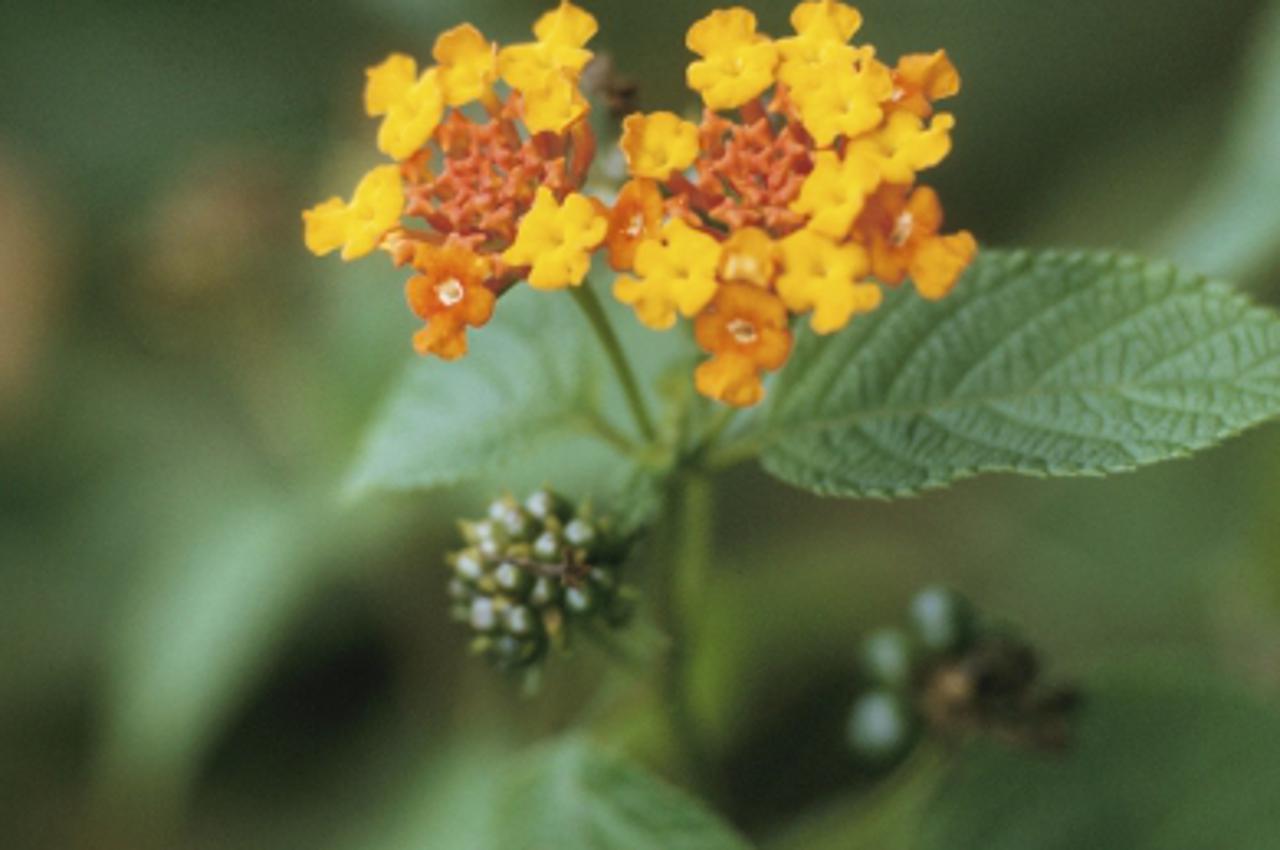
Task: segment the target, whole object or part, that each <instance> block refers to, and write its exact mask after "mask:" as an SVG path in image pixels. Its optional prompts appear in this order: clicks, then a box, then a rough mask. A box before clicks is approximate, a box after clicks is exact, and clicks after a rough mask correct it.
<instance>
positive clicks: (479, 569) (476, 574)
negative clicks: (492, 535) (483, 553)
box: [453, 549, 484, 581]
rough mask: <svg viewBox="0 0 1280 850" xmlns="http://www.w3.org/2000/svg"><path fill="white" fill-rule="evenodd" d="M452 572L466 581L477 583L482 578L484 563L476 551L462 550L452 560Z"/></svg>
mask: <svg viewBox="0 0 1280 850" xmlns="http://www.w3.org/2000/svg"><path fill="white" fill-rule="evenodd" d="M453 569H454V571H455V572H456V573H457V574H458V575H459V576H461V577H462V578H464V579H466V580H467V581H479V580H480V579H481V577H482V576H484V563H483V561H482V560H481V557H480V552H479V551H478V550H476V549H463V550H462V551H461V552H459V553H458V555H457V557H456V558H454V560H453Z"/></svg>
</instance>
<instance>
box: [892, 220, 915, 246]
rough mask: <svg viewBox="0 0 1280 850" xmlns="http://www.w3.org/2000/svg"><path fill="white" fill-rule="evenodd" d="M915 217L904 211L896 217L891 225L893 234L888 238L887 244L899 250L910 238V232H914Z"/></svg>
mask: <svg viewBox="0 0 1280 850" xmlns="http://www.w3.org/2000/svg"><path fill="white" fill-rule="evenodd" d="M915 227H916V217H915V216H913V215H912V214H911V213H910V211H905V212H903V213H902V215H900V216H898V218H897V220H895V221H894V223H893V233H892V234H890V236H889V244H891V245H892V246H893V247H895V248H901V247H902V246H903V245H906V244H907V240H908V239H910V238H911V231H913V230H915Z"/></svg>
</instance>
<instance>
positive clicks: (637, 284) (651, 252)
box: [613, 218, 720, 330]
mask: <svg viewBox="0 0 1280 850" xmlns="http://www.w3.org/2000/svg"><path fill="white" fill-rule="evenodd" d="M719 264H720V245H719V243H718V242H716V240H715V239H714V238H713V237H711V236H708V235H707V234H705V233H703V232H701V231H699V230H694V229H693V228H692V227H690V226H689V225H688V224H686V223H685V222H683V221H681V220H680V219H678V218H677V219H671V220H670V221H668V222H667V223H666V224H665V225H664V226H663V228H662V239H650V240H648V241H646V242H643V243H642V244H641V245H640V247H639V249H637V251H636V261H635V270H636V275H637V277H635V278H632V277H625V276H624V277H620V278H618V280H617V282H616V283H615V284H614V286H613V294H614V296H615V297H616V298H617V299H618V300H619V301H621V302H622V303H623V304H629V305H631V306H632V307H634V308H635V311H636V317H637V318H639V319H640V322H641V323H642V324H644V325H645V326H647V327H650V328H653V329H654V330H666V329H667V328H669V327H671V326H672V325H674V324H675V321H676V312H677V311H679V313H680V314H681V315H683V316H685V317H686V318H688V317H691V316H694V315H696V314H697V313H698V312H699V311H700V310H701V309H702V308H703V307H705V306H707V304H708V303H709V302H710V301H711V299H712V298H713V297H714V296H715V294H716V287H717V286H718V283H717V281H716V269H717V267H718V266H719Z"/></svg>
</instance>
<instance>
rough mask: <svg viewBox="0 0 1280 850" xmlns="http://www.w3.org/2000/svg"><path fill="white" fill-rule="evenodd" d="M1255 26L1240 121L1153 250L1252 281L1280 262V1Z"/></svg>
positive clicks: (1230, 129) (1229, 130) (1239, 108)
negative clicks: (1279, 200) (1279, 147)
mask: <svg viewBox="0 0 1280 850" xmlns="http://www.w3.org/2000/svg"><path fill="white" fill-rule="evenodd" d="M1271 7H1272V8H1271V9H1270V10H1269V11H1268V13H1267V15H1266V16H1265V17H1264V19H1263V20H1262V22H1261V25H1260V26H1259V27H1258V35H1257V38H1256V44H1255V46H1254V48H1253V50H1252V51H1251V53H1250V56H1249V67H1248V74H1247V78H1246V79H1245V81H1244V85H1243V86H1241V88H1242V89H1243V91H1244V95H1243V97H1241V98H1240V102H1239V104H1238V105H1237V106H1236V110H1237V114H1238V115H1239V118H1238V119H1237V120H1236V121H1235V122H1234V123H1233V124H1231V125H1230V126H1228V127H1227V128H1226V132H1225V134H1224V135H1225V138H1226V143H1225V144H1224V146H1223V150H1222V153H1221V154H1220V155H1219V157H1218V160H1217V162H1216V163H1215V164H1214V165H1213V167H1212V168H1211V169H1210V170H1209V172H1208V174H1207V175H1206V177H1205V180H1204V184H1203V188H1202V189H1201V190H1200V191H1199V192H1198V193H1197V194H1195V195H1193V196H1192V198H1191V199H1190V201H1189V202H1188V203H1187V204H1186V208H1185V212H1184V213H1183V214H1182V215H1181V216H1180V218H1179V219H1178V221H1177V222H1176V223H1175V225H1174V226H1173V227H1171V228H1170V230H1169V233H1168V234H1167V237H1166V238H1165V239H1164V240H1163V243H1162V245H1161V246H1160V248H1159V250H1160V253H1161V254H1164V255H1167V256H1169V257H1170V258H1172V259H1173V260H1175V261H1177V262H1180V263H1185V264H1186V265H1187V266H1188V267H1190V268H1196V269H1200V270H1202V271H1205V272H1208V273H1210V274H1215V275H1225V276H1229V277H1232V278H1237V279H1243V278H1251V277H1254V276H1256V275H1258V274H1259V273H1261V272H1263V271H1265V269H1266V268H1267V266H1268V264H1269V263H1274V262H1276V261H1277V260H1280V203H1277V202H1276V198H1277V197H1280V157H1277V156H1276V139H1277V138H1280V4H1275V3H1272V4H1271Z"/></svg>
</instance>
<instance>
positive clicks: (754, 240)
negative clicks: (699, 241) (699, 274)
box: [717, 227, 778, 289]
mask: <svg viewBox="0 0 1280 850" xmlns="http://www.w3.org/2000/svg"><path fill="white" fill-rule="evenodd" d="M776 254H777V251H776V250H775V247H774V244H773V240H772V239H770V238H769V234H768V233H766V232H764V231H763V230H761V229H760V228H758V227H744V228H742V229H741V230H735V231H733V233H732V234H731V235H730V236H729V238H728V239H726V240H725V242H724V245H723V247H721V249H720V264H719V266H718V268H717V271H718V272H719V277H720V280H722V281H724V282H725V283H750V284H753V285H755V286H758V287H760V288H762V289H768V288H769V284H770V283H771V282H772V281H773V274H774V272H775V271H776V270H777V267H778V261H777V256H776Z"/></svg>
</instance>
